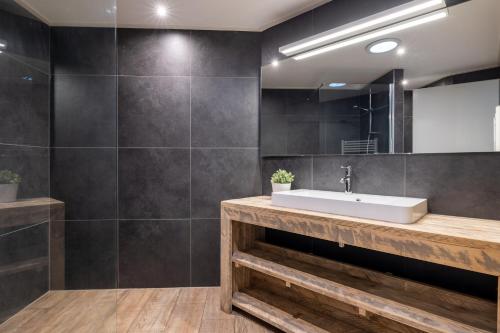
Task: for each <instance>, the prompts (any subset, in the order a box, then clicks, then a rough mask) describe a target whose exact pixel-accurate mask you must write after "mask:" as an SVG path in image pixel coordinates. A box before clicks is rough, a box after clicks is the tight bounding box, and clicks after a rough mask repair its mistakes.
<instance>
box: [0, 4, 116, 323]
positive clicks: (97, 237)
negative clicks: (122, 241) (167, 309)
mask: <svg viewBox="0 0 500 333" xmlns="http://www.w3.org/2000/svg"><path fill="white" fill-rule="evenodd" d="M44 6H47V8H49V9H50V10H51V11H56V12H58V15H56V16H57V17H59V18H60V22H53V23H54V24H53V25H52V24H51V26H49V25H48V24H47V23H46V22H44V20H43V18H41V17H40V16H39V15H38V14H37V12H36V11H34V10H30V7H29V6H21V5H19V4H18V2H16V1H14V0H0V331H1V332H14V331H16V332H17V331H19V330H15V329H14V328H13V327H16V326H12V325H19V324H20V322H19V320H21V319H16V321H17V322H16V323H11V321H9V323H11V324H7V320H8V319H9V318H11V317H12V316H13V315H15V314H16V313H17V312H18V311H20V310H21V309H23V308H25V307H26V306H27V305H29V304H31V308H30V311H31V312H32V313H33V314H34V315H35V313H36V312H37V311H39V312H40V314H41V313H45V314H46V315H47V320H52V321H53V325H55V326H54V327H53V331H57V325H62V323H63V321H67V320H69V318H63V316H62V315H59V317H58V318H56V317H54V316H53V317H52V318H51V317H50V313H51V312H53V313H56V312H57V311H59V312H57V313H61V310H63V309H64V308H65V307H66V306H68V304H69V302H70V300H69V299H68V300H65V299H64V298H63V296H62V295H59V294H58V295H57V296H54V297H56V298H58V299H55V298H50V297H49V294H47V292H48V291H51V290H52V291H54V290H68V289H75V290H77V289H84V288H85V289H101V288H115V287H116V286H117V274H116V267H117V265H118V262H117V260H116V258H117V257H116V248H117V241H116V239H117V221H116V209H117V207H116V203H115V202H116V200H115V198H116V195H117V193H116V180H115V179H114V178H116V177H113V176H112V175H113V174H114V168H115V167H113V165H116V156H117V150H116V149H117V148H116V147H117V145H116V118H117V110H116V105H117V102H116V99H117V83H116V81H117V80H116V60H115V59H116V28H115V11H116V4H115V3H114V1H109V0H108V1H100V2H88V4H87V3H86V2H84V1H80V2H73V1H71V2H68V3H65V5H64V6H61V2H56V1H45V3H44ZM63 14H64V15H63ZM72 25H75V26H76V25H84V26H87V27H89V28H85V29H83V28H80V27H73V26H72ZM94 26H99V27H100V28H94ZM103 26H104V28H103ZM108 166H109V167H108ZM108 170H112V172H113V174H110V173H109V172H108ZM71 178H73V181H71V182H68V180H69V179H71ZM72 186H73V188H72ZM77 187H79V188H83V189H86V190H87V192H85V193H82V191H79V190H78V188H77ZM97 188H99V191H97ZM88 190H91V192H92V191H93V193H94V195H93V197H92V198H90V200H89V198H88V197H86V196H87V194H88V193H89V192H88ZM108 194H109V195H108ZM97 272H99V273H98V274H97ZM82 295H83V297H87V305H88V306H89V308H92V307H95V308H96V311H95V313H93V314H92V315H93V316H94V317H93V320H95V321H98V320H99V318H100V316H101V317H102V316H105V315H106V313H109V312H110V311H112V310H114V309H115V307H116V299H117V292H115V291H114V290H111V291H110V292H109V293H107V294H106V295H100V296H99V297H96V298H93V297H92V291H90V290H89V291H87V292H82ZM40 297H41V298H40ZM55 304H58V305H57V306H55ZM52 305H54V306H52ZM97 309H99V312H97ZM71 316H72V317H73V319H72V320H74V323H75V325H76V324H80V325H82V320H83V319H81V318H79V317H78V316H77V314H72V315H71ZM25 320H27V319H26V318H25ZM87 320H89V318H87ZM2 323H4V324H6V325H7V326H5V325H1V324H2ZM24 324H25V326H24V330H22V331H23V332H25V331H30V330H31V329H32V330H33V332H35V331H37V330H36V328H34V327H33V328H30V326H29V323H28V322H26V323H24ZM9 325H10V326H9ZM88 325H90V323H89V324H88ZM106 325H107V327H109V328H110V327H114V326H115V323H114V322H113V317H109V318H108V319H107V322H106ZM80 327H83V326H80ZM40 329H41V328H40ZM19 332H20V331H19ZM38 332H40V331H38Z"/></svg>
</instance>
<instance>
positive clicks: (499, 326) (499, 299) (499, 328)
mask: <svg viewBox="0 0 500 333" xmlns="http://www.w3.org/2000/svg"><path fill="white" fill-rule="evenodd" d="M497 279H498V284H497V285H498V289H497V333H500V276H499V277H498V278H497Z"/></svg>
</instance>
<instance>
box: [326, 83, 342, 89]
mask: <svg viewBox="0 0 500 333" xmlns="http://www.w3.org/2000/svg"><path fill="white" fill-rule="evenodd" d="M345 85H346V83H344V82H332V83H330V84H329V85H328V86H329V87H330V88H340V87H344V86H345Z"/></svg>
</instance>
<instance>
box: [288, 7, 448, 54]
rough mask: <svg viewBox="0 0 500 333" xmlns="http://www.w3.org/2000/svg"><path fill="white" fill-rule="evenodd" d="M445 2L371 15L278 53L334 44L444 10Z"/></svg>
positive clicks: (301, 50) (291, 45) (293, 44)
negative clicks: (371, 30)
mask: <svg viewBox="0 0 500 333" xmlns="http://www.w3.org/2000/svg"><path fill="white" fill-rule="evenodd" d="M445 6H446V3H445V0H415V1H412V2H410V3H408V4H404V5H401V6H398V7H394V8H392V9H389V10H386V11H383V12H381V13H378V14H375V15H372V16H370V17H368V18H366V19H365V22H361V23H353V24H350V25H346V26H347V27H345V28H336V29H332V30H330V31H326V32H324V33H321V34H318V35H316V36H313V37H310V38H307V39H305V40H303V41H299V42H296V43H292V44H289V45H286V46H283V47H280V49H279V51H280V52H281V53H283V54H285V55H287V56H291V55H293V54H297V53H299V52H303V51H305V50H307V49H311V48H313V47H318V46H321V45H324V44H325V43H328V42H334V41H336V40H339V39H341V38H346V37H350V36H352V35H354V34H359V33H362V32H366V31H367V30H368V29H376V28H379V27H381V26H383V25H388V24H391V23H395V22H397V20H402V19H407V18H410V17H414V16H416V15H422V14H427V13H430V12H432V11H434V10H437V9H441V8H444V7H445Z"/></svg>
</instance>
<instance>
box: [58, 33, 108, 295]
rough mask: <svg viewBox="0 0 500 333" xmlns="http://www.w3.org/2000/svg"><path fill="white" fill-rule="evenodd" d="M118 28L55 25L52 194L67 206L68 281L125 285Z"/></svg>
mask: <svg viewBox="0 0 500 333" xmlns="http://www.w3.org/2000/svg"><path fill="white" fill-rule="evenodd" d="M115 39H116V38H115V30H114V29H101V28H66V27H62V28H51V50H52V53H51V60H52V61H51V65H52V96H53V98H52V119H51V123H52V125H53V130H52V131H51V144H52V150H51V152H52V154H51V197H53V198H56V199H58V200H61V201H63V202H64V203H65V205H66V216H65V219H66V221H65V224H66V228H65V230H66V265H65V267H66V273H65V278H66V288H68V289H86V288H89V289H98V288H114V287H116V286H117V278H118V275H117V269H116V267H117V258H118V256H117V248H118V246H117V234H118V221H117V218H118V214H117V209H118V204H117V201H118V200H117V187H118V177H117V171H116V170H117V160H118V156H117V79H116V42H115Z"/></svg>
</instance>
